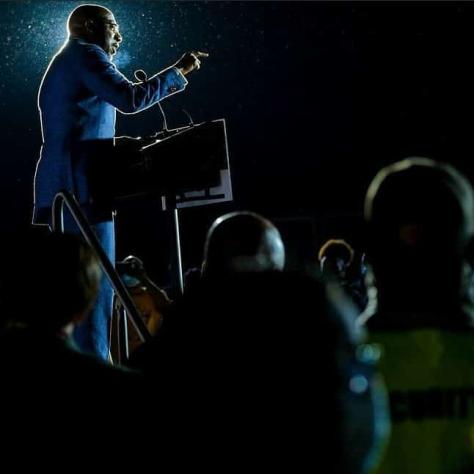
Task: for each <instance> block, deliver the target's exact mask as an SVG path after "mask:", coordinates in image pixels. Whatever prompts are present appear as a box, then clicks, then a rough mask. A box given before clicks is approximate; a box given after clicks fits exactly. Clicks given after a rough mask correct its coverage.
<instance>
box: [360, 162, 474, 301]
mask: <svg viewBox="0 0 474 474" xmlns="http://www.w3.org/2000/svg"><path fill="white" fill-rule="evenodd" d="M365 219H366V221H367V223H368V230H369V252H368V254H369V258H370V261H371V263H372V265H373V268H374V273H375V277H376V280H377V286H378V287H379V292H380V296H381V297H382V298H383V296H384V294H387V293H390V292H393V293H394V294H395V293H398V300H399V301H403V300H407V299H408V300H409V301H410V304H413V303H415V302H418V303H420V305H423V306H425V307H426V305H427V304H428V305H429V304H431V305H434V306H436V305H438V304H439V303H440V301H441V298H445V299H446V301H451V303H452V302H453V299H455V298H458V297H459V293H460V289H461V286H462V281H463V276H462V273H463V271H464V270H463V264H464V262H465V257H466V252H467V251H468V249H469V246H470V243H471V240H472V236H473V234H474V194H473V191H472V188H471V185H470V183H469V182H468V180H467V179H466V178H465V177H464V176H463V175H462V174H461V173H460V172H458V171H457V170H456V169H455V168H453V167H452V166H450V165H448V164H444V163H437V162H434V161H432V160H430V159H427V158H417V157H414V158H408V159H405V160H403V161H400V162H397V163H394V164H392V165H390V166H387V167H385V168H383V169H382V170H381V171H379V173H378V174H377V175H376V176H375V178H374V179H373V181H372V183H371V184H370V186H369V189H368V191H367V195H366V199H365ZM414 309H415V308H414Z"/></svg>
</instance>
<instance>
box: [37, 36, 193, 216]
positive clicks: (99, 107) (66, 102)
mask: <svg viewBox="0 0 474 474" xmlns="http://www.w3.org/2000/svg"><path fill="white" fill-rule="evenodd" d="M186 84H187V81H186V79H185V78H184V76H183V75H182V74H181V73H180V72H179V71H178V70H177V69H176V68H174V67H171V68H169V69H166V70H164V71H162V72H160V73H158V74H156V75H155V76H153V77H152V78H150V79H149V80H147V81H146V82H144V83H132V82H130V81H129V80H128V79H126V78H125V76H124V75H123V74H121V73H120V72H119V71H118V70H117V68H116V67H115V65H114V64H113V63H112V62H111V61H110V58H109V56H108V55H107V53H105V51H103V50H102V48H100V47H99V46H97V45H95V44H89V43H86V42H84V41H82V40H80V39H76V38H70V39H69V40H68V41H67V42H66V43H65V45H64V46H63V47H62V48H61V50H60V51H59V52H58V53H57V54H56V56H55V57H54V58H53V60H52V61H51V63H50V64H49V66H48V69H47V70H46V73H45V75H44V77H43V80H42V83H41V86H40V91H39V95H38V107H39V110H40V115H41V129H42V136H43V145H42V148H41V157H40V159H39V161H38V164H37V167H36V173H35V186H34V188H35V189H34V195H35V210H34V215H33V221H34V222H36V223H45V222H46V221H47V219H48V217H49V209H50V207H51V204H52V201H53V199H54V196H55V194H56V193H57V192H58V191H60V190H61V189H66V190H69V191H71V192H73V193H74V195H75V196H76V198H77V199H78V200H79V202H80V203H81V205H82V206H83V208H84V209H85V210H86V212H87V214H88V215H89V218H90V219H91V220H92V221H100V220H104V219H103V214H104V212H106V210H104V209H101V207H100V205H97V203H95V202H94V201H93V197H92V195H91V190H90V170H91V168H90V165H91V161H94V160H95V161H97V160H106V159H108V158H109V159H110V156H111V153H110V152H111V147H112V146H113V137H114V134H115V114H116V110H117V109H118V110H119V111H120V112H123V113H127V114H129V113H135V112H139V111H141V110H144V109H146V108H148V107H150V106H151V105H153V104H154V103H156V102H158V101H159V100H161V99H163V98H164V97H166V96H169V95H170V94H173V93H175V92H179V91H181V90H183V89H184V87H185V86H186ZM104 163H105V161H104ZM104 185H106V183H104ZM108 211H109V212H108V215H109V218H110V209H109V210H108Z"/></svg>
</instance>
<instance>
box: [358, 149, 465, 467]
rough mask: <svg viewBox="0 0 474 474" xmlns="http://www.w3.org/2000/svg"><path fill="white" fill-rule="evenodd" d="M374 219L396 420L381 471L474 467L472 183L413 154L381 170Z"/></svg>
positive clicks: (372, 322) (375, 322) (384, 367)
mask: <svg viewBox="0 0 474 474" xmlns="http://www.w3.org/2000/svg"><path fill="white" fill-rule="evenodd" d="M365 218H366V221H367V224H368V235H369V239H368V248H369V251H368V256H369V259H370V262H371V266H372V270H373V275H374V277H375V282H376V283H375V286H376V289H377V300H378V308H377V311H376V312H375V314H373V315H371V316H370V317H369V318H367V315H365V322H366V323H367V327H368V329H369V331H370V334H371V339H372V341H373V342H377V343H380V344H381V346H382V347H383V351H384V355H383V357H382V361H381V366H380V367H381V371H382V373H383V375H384V376H385V380H386V384H387V388H388V391H389V397H390V411H391V418H392V434H391V440H390V442H389V447H388V450H387V452H386V455H385V457H384V459H383V461H382V464H381V465H380V466H379V468H378V470H377V472H378V473H384V474H385V473H397V474H400V473H417V474H418V473H429V474H434V473H464V472H473V469H474V404H473V402H474V331H473V311H472V306H473V305H472V300H471V298H470V293H471V289H470V283H471V281H472V275H473V265H472V238H473V235H474V192H473V190H472V187H471V185H470V184H469V182H468V180H467V179H466V178H465V177H464V176H463V175H462V174H461V173H459V172H458V171H457V170H456V169H454V168H453V167H452V166H450V165H448V164H443V163H437V162H434V161H432V160H429V159H426V158H416V157H415V158H409V159H406V160H403V161H401V162H398V163H395V164H393V165H390V166H388V167H386V168H384V169H382V170H381V171H380V172H379V173H378V174H377V175H376V177H375V178H374V180H373V181H372V183H371V185H370V186H369V189H368V191H367V195H366V200H365ZM372 290H374V289H372Z"/></svg>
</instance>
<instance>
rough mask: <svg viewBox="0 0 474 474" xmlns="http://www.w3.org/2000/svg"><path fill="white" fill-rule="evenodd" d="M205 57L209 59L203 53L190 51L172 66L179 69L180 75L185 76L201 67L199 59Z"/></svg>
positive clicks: (207, 55)
mask: <svg viewBox="0 0 474 474" xmlns="http://www.w3.org/2000/svg"><path fill="white" fill-rule="evenodd" d="M207 57H209V54H207V53H203V52H202V51H191V52H189V53H184V54H183V56H181V58H180V59H179V61H178V62H177V63H176V64H175V65H174V66H175V67H176V68H178V69H179V71H180V72H181V74H183V75H184V76H186V74H189V73H190V72H191V71H194V70H195V69H199V68H200V67H201V60H200V58H207Z"/></svg>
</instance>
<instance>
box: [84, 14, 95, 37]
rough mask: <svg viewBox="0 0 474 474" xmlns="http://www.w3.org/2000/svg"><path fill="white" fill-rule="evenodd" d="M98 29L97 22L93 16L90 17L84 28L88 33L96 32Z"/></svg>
mask: <svg viewBox="0 0 474 474" xmlns="http://www.w3.org/2000/svg"><path fill="white" fill-rule="evenodd" d="M96 29H97V24H96V22H95V20H93V19H92V18H89V19H88V20H86V21H85V22H84V30H85V31H86V32H87V33H90V34H94V33H95V31H96Z"/></svg>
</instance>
